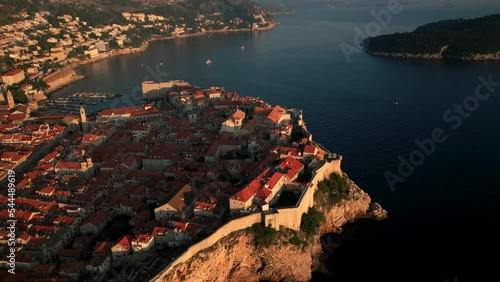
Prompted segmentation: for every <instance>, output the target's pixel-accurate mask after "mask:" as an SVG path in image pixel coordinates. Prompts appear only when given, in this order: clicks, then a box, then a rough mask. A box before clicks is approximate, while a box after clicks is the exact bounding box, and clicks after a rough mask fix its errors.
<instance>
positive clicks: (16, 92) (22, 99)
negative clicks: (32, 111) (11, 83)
mask: <svg viewBox="0 0 500 282" xmlns="http://www.w3.org/2000/svg"><path fill="white" fill-rule="evenodd" d="M9 90H10V92H11V93H12V97H14V102H17V103H22V104H24V103H26V102H27V101H28V97H26V94H25V93H24V91H23V90H22V89H19V88H10V89H9Z"/></svg>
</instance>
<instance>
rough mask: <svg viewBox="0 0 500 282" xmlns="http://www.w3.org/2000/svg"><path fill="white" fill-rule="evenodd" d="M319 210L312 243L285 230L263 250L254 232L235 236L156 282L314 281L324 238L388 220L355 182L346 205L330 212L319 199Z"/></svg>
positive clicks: (337, 206)
mask: <svg viewBox="0 0 500 282" xmlns="http://www.w3.org/2000/svg"><path fill="white" fill-rule="evenodd" d="M349 181H350V180H349ZM315 206H316V207H317V208H318V209H319V210H321V211H323V213H324V214H325V217H326V220H325V222H324V223H323V224H322V226H321V227H320V232H319V233H317V234H315V235H314V236H311V237H309V238H307V237H306V236H305V234H304V233H303V232H296V231H293V230H290V229H281V230H280V231H279V232H278V235H277V236H276V238H275V239H274V240H273V243H272V244H271V245H270V246H269V247H267V248H266V247H264V248H263V247H257V246H256V244H255V240H254V236H255V235H253V234H252V232H249V231H248V230H242V231H238V232H233V233H231V234H230V235H229V236H227V237H225V238H223V239H221V240H219V241H218V242H217V243H216V244H215V245H213V246H211V247H209V248H207V249H205V250H203V251H201V252H199V253H198V254H196V255H194V256H193V257H192V258H191V259H189V260H188V261H187V262H186V263H182V264H179V265H176V266H175V267H173V268H172V269H168V270H167V271H165V272H164V273H163V274H161V275H160V276H159V277H158V278H157V279H156V280H155V281H169V282H175V281H178V282H180V281H259V280H267V281H309V280H310V279H311V275H312V271H315V270H316V269H318V267H319V266H320V262H319V258H320V256H321V253H322V249H321V244H320V236H321V235H323V234H325V233H331V232H341V230H342V226H343V225H344V224H346V223H348V222H352V221H354V220H356V219H358V218H374V219H384V218H385V217H386V216H387V212H386V211H385V210H383V209H382V207H381V206H380V205H378V204H377V203H372V201H371V198H370V196H369V195H368V194H367V193H365V192H364V191H363V190H361V189H360V188H359V187H358V186H357V185H356V184H355V183H354V182H352V181H350V191H349V197H348V198H347V199H345V200H341V201H340V202H337V203H336V204H334V205H333V206H330V205H328V204H327V200H326V198H321V197H317V199H315ZM294 237H295V238H294ZM292 238H294V239H295V241H293V240H292ZM291 242H293V243H291Z"/></svg>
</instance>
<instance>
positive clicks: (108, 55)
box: [46, 21, 278, 94]
mask: <svg viewBox="0 0 500 282" xmlns="http://www.w3.org/2000/svg"><path fill="white" fill-rule="evenodd" d="M277 25H278V23H277V22H276V21H274V22H270V23H269V25H268V26H265V27H260V28H257V29H252V28H238V29H222V30H210V31H203V32H197V33H191V34H183V35H178V36H164V37H151V38H149V39H148V40H146V41H144V43H143V44H142V45H141V46H140V47H135V48H126V49H120V50H111V51H110V52H109V53H106V54H103V55H100V56H98V57H95V58H92V59H88V60H85V61H73V62H70V63H69V64H68V65H66V67H64V68H62V69H61V70H74V69H75V68H77V67H79V66H83V65H86V64H91V63H95V62H99V61H102V60H105V59H109V58H112V57H116V56H122V55H130V54H137V53H141V52H144V51H146V50H147V49H148V47H149V44H150V43H151V42H154V41H163V40H171V39H179V38H186V37H193V36H201V35H208V34H212V33H227V32H244V31H246V32H253V31H268V30H272V29H274V28H275V27H276V26H277ZM84 78H85V76H82V75H79V74H77V77H75V78H74V79H71V80H70V81H68V82H67V83H64V84H63V85H60V86H58V87H57V88H55V89H49V90H48V91H47V92H46V93H47V94H50V93H53V92H56V91H58V90H60V89H62V88H64V87H66V86H68V85H70V84H71V83H74V82H76V81H79V80H82V79H84Z"/></svg>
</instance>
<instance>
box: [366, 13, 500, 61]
mask: <svg viewBox="0 0 500 282" xmlns="http://www.w3.org/2000/svg"><path fill="white" fill-rule="evenodd" d="M498 34H500V14H494V15H489V16H485V17H481V18H474V19H455V20H445V21H439V22H435V23H430V24H426V25H423V26H420V27H418V28H417V29H415V31H413V32H405V33H395V34H390V35H381V36H377V37H373V38H368V39H366V40H365V41H364V43H363V46H364V47H365V51H366V52H367V53H368V54H372V55H379V56H388V57H396V58H404V59H455V60H464V61H484V60H500V38H499V37H498Z"/></svg>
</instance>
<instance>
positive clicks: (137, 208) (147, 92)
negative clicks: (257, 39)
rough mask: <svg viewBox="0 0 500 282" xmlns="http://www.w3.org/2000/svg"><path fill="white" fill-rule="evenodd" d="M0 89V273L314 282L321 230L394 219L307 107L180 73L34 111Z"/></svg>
mask: <svg viewBox="0 0 500 282" xmlns="http://www.w3.org/2000/svg"><path fill="white" fill-rule="evenodd" d="M0 90H1V94H2V95H0V96H2V98H3V102H0V108H1V109H3V110H2V111H1V113H0V118H1V126H0V140H1V142H0V154H1V157H2V158H1V159H2V160H1V162H0V164H1V166H0V187H1V192H2V195H1V196H0V218H1V219H2V220H1V221H0V222H1V223H0V243H2V248H1V249H0V251H1V259H0V260H1V263H2V265H4V268H2V269H0V280H2V281H9V279H12V278H13V277H15V279H21V280H30V279H34V280H38V279H40V280H44V281H45V280H51V281H75V282H76V281H89V282H90V281H141V282H142V281H148V280H150V279H151V280H155V281H207V280H208V281H257V280H259V279H261V280H269V281H283V280H288V281H309V280H310V278H311V273H312V271H314V270H316V269H318V268H319V267H320V265H321V263H320V262H321V260H320V257H321V253H322V251H321V243H320V236H321V235H322V234H325V233H331V232H341V231H342V225H344V224H345V223H347V222H351V221H353V220H356V219H358V218H374V219H383V218H385V217H386V216H387V212H386V211H385V210H384V209H383V208H382V207H381V206H380V205H379V204H377V203H375V202H372V200H371V198H370V196H369V195H368V194H366V193H365V192H363V191H362V190H361V189H360V188H359V187H358V186H357V185H356V184H355V183H354V182H353V181H352V180H351V179H350V178H349V177H348V175H347V174H346V173H345V172H344V171H342V170H341V161H342V156H341V155H340V154H337V153H334V152H331V151H329V150H328V149H326V148H324V147H323V146H322V145H321V144H319V143H317V142H315V141H314V140H313V138H312V134H311V133H310V132H309V131H308V129H307V127H306V124H305V121H304V115H303V112H302V111H301V110H300V109H293V108H286V107H283V106H280V105H271V104H269V103H267V102H266V101H264V100H262V99H260V98H256V97H249V96H244V95H240V94H239V93H237V92H234V91H229V90H226V89H224V88H223V87H220V86H210V87H199V86H194V85H191V84H190V83H189V82H187V81H183V80H172V81H166V82H155V81H145V82H144V83H143V84H142V91H143V100H142V101H143V103H141V104H140V105H132V104H131V105H129V106H128V107H125V108H110V109H104V110H101V111H99V112H97V113H95V114H89V113H88V111H87V105H86V104H84V103H82V104H81V106H80V107H79V113H78V114H72V113H66V114H62V113H61V114H59V115H50V116H48V115H45V116H33V115H32V113H31V111H30V109H29V107H27V106H25V105H23V104H20V103H16V102H15V101H14V98H13V95H12V93H11V91H10V90H8V88H6V87H2V88H0ZM90 96H92V97H95V98H96V99H102V97H105V98H106V99H123V101H122V102H126V101H127V99H130V97H127V96H121V95H113V96H111V95H108V96H99V95H97V94H92V95H90ZM90 96H89V97H90ZM86 97H87V96H85V97H83V96H81V94H80V95H79V96H75V97H74V99H73V100H72V101H73V102H77V101H82V102H83V101H85V99H83V100H82V99H80V98H86ZM77 98H78V99H77ZM61 101H62V102H61V103H62V104H61V106H60V107H62V106H63V105H64V104H65V103H69V102H68V101H65V100H61ZM73 102H72V103H73ZM122 104H123V103H122ZM332 138H335V137H334V136H332ZM7 246H9V247H7ZM13 273H14V274H15V276H11V275H12V274H13ZM155 275H156V276H155ZM16 281H17V280H16Z"/></svg>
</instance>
